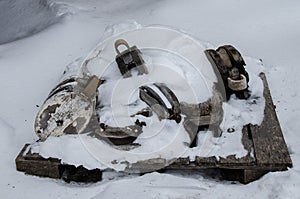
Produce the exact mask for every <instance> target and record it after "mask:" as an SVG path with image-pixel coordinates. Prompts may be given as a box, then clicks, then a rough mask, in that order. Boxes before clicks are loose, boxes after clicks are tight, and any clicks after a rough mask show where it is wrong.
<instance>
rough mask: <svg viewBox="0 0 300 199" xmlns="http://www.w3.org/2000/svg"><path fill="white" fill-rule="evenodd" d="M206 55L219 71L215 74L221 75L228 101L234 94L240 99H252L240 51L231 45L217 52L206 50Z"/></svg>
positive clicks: (220, 48)
mask: <svg viewBox="0 0 300 199" xmlns="http://www.w3.org/2000/svg"><path fill="white" fill-rule="evenodd" d="M205 54H206V56H207V58H208V59H209V61H210V62H211V64H212V65H213V66H214V69H215V68H216V69H217V71H215V72H216V73H219V74H220V75H221V79H222V81H223V84H224V87H225V91H226V98H227V100H228V99H229V98H230V96H231V95H232V94H235V95H236V97H238V98H240V99H248V98H249V97H250V91H249V89H248V87H249V86H248V82H249V75H248V73H247V71H246V70H245V67H244V66H245V65H246V64H245V61H244V59H243V57H242V55H241V54H240V53H239V51H238V50H237V49H235V48H234V47H233V46H231V45H224V46H221V47H219V48H218V49H217V50H212V49H209V50H206V51H205Z"/></svg>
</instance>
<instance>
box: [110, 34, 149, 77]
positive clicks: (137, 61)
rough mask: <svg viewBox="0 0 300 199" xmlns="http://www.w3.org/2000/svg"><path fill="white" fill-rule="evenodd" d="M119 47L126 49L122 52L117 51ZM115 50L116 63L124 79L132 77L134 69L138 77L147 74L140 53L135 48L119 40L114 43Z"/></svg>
mask: <svg viewBox="0 0 300 199" xmlns="http://www.w3.org/2000/svg"><path fill="white" fill-rule="evenodd" d="M121 45H123V46H125V47H126V48H127V49H126V50H124V51H123V52H120V50H119V47H120V46H121ZM115 50H116V52H117V56H116V62H117V64H118V67H119V70H120V72H121V74H122V76H123V77H124V78H127V77H131V76H132V74H131V70H132V69H136V70H137V71H138V75H143V74H148V70H147V68H146V66H145V61H144V59H143V57H142V52H141V51H140V50H139V49H138V48H137V47H136V46H132V47H130V46H129V44H128V43H127V42H126V41H125V40H124V39H119V40H117V41H116V42H115Z"/></svg>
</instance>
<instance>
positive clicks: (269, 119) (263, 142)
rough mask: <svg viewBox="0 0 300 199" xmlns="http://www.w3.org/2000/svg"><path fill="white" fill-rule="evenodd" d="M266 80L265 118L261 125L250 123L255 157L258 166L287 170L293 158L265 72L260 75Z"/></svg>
mask: <svg viewBox="0 0 300 199" xmlns="http://www.w3.org/2000/svg"><path fill="white" fill-rule="evenodd" d="M260 76H261V78H262V80H263V82H264V97H265V100H266V104H265V113H264V119H263V122H262V124H261V125H260V126H257V125H250V133H251V135H252V139H253V146H254V151H255V158H256V163H257V166H258V167H264V168H268V170H285V169H287V167H292V160H291V158H290V155H289V151H288V148H287V146H286V143H285V140H284V137H283V134H282V131H281V128H280V124H279V121H278V118H277V116H276V112H275V108H274V104H273V100H272V98H271V94H270V90H269V86H268V83H267V80H266V76H265V74H263V73H262V74H261V75H260Z"/></svg>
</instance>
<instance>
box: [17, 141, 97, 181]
mask: <svg viewBox="0 0 300 199" xmlns="http://www.w3.org/2000/svg"><path fill="white" fill-rule="evenodd" d="M28 146H29V144H26V145H25V146H24V147H23V149H22V150H21V152H20V153H19V155H18V156H17V158H16V160H15V161H16V168H17V170H18V171H22V172H25V173H26V174H30V175H36V176H41V177H50V178H55V179H61V178H62V179H63V180H65V181H67V182H69V181H75V182H98V181H100V180H101V179H102V171H100V169H93V170H88V169H86V168H84V167H83V166H79V167H75V166H73V165H68V164H62V163H61V161H60V160H59V159H57V158H48V159H45V158H43V157H42V156H40V155H39V154H36V153H31V152H30V150H29V151H28V152H27V153H26V154H24V152H25V151H26V150H27V148H28Z"/></svg>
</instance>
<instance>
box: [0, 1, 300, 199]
mask: <svg viewBox="0 0 300 199" xmlns="http://www.w3.org/2000/svg"><path fill="white" fill-rule="evenodd" d="M17 2H18V3H19V2H22V1H15V2H14V3H16V4H17ZM26 2H29V1H26ZM51 2H55V3H56V4H57V6H60V8H63V10H64V12H67V13H68V14H66V15H65V16H66V17H65V18H64V19H62V18H59V17H58V20H59V23H56V24H54V25H51V26H49V23H47V22H45V21H43V22H41V24H42V25H44V28H46V27H47V28H46V29H44V30H43V31H41V32H39V33H37V34H34V35H27V36H28V37H26V38H24V39H21V40H18V41H14V42H11V43H7V44H2V45H0V67H1V73H0V80H1V84H0V87H1V90H2V92H3V94H2V95H1V98H0V102H1V103H0V104H1V105H0V106H1V108H0V110H1V113H0V129H1V135H2V137H1V139H0V146H1V147H0V149H1V152H0V158H1V166H0V174H1V180H0V190H1V192H0V197H1V198H20V197H22V198H53V197H56V198H93V197H95V198H107V197H108V198H118V196H122V197H125V196H126V198H132V197H133V196H136V197H140V198H142V197H143V198H151V197H159V198H164V197H165V198H199V197H208V198H228V197H230V198H241V197H256V198H295V197H297V195H299V191H298V187H299V185H300V178H299V177H300V176H299V164H300V162H299V159H300V158H299V155H300V148H299V144H298V143H299V141H300V140H299V136H297V134H296V133H297V130H298V129H299V127H300V126H299V124H298V123H299V122H298V118H299V116H300V115H299V108H298V103H297V102H298V100H297V97H298V93H299V87H297V86H298V85H299V80H298V79H299V78H298V77H297V76H298V74H299V72H298V71H299V70H297V69H298V68H297V66H298V56H297V54H296V53H297V50H298V48H299V44H300V43H299V38H298V35H299V33H300V29H299V26H298V24H299V22H300V14H299V12H298V11H299V7H300V3H299V1H296V0H290V1H286V2H284V3H283V2H282V1H279V0H276V1H271V0H264V1H258V0H255V1H247V2H246V1H234V0H229V1H226V2H224V1H220V0H216V1H209V2H201V1H196V0H191V1H189V2H187V3H182V1H179V0H175V1H167V0H166V1H150V0H146V1H135V0H129V1H125V2H124V1H104V0H102V1H95V0H91V1H81V0H75V1H69V0H60V1H51ZM1 3H2V2H1ZM0 5H1V6H0V13H1V19H0V20H1V23H2V20H8V18H13V17H22V16H24V15H22V14H21V13H22V12H17V13H16V14H12V15H10V14H9V16H7V17H2V13H6V12H4V11H3V10H7V7H6V6H3V4H0ZM28 5H29V4H28ZM22 7H24V9H25V8H27V10H31V9H39V6H32V7H31V6H26V5H24V4H22ZM36 12H38V10H36ZM27 13H35V12H33V11H31V12H30V11H29V12H27ZM44 13H45V15H47V12H44ZM61 14H62V13H59V14H58V15H57V16H60V15H61ZM52 16H53V15H52ZM42 18H43V17H42ZM47 18H48V17H47ZM50 18H51V17H50ZM54 18H55V17H54ZM132 19H133V20H136V21H138V22H139V23H141V24H145V25H148V24H163V25H168V26H173V27H177V28H179V29H182V30H185V31H186V32H189V33H190V34H192V35H193V36H196V37H197V38H199V39H200V40H205V41H209V42H210V43H212V44H214V45H215V46H219V45H222V44H227V43H230V44H232V45H234V46H235V47H237V48H238V50H239V51H240V52H241V53H242V54H243V55H244V56H249V57H255V58H261V59H262V60H263V62H264V65H265V66H266V68H265V72H266V74H267V78H268V82H269V84H270V88H271V93H272V96H273V99H274V103H275V104H276V106H277V114H278V117H279V120H280V122H281V127H282V130H283V133H284V136H285V139H286V142H287V145H288V147H289V150H290V153H291V157H292V160H293V163H294V167H293V168H291V169H289V170H288V171H285V172H274V173H269V174H267V175H265V176H264V177H262V178H261V179H260V180H258V181H255V182H253V183H251V184H248V185H241V184H239V183H231V182H226V181H219V180H216V179H213V178H210V177H208V176H206V175H205V174H203V173H197V174H194V173H188V172H182V173H179V174H174V173H167V174H158V173H150V174H147V175H144V176H135V175H131V176H127V175H125V176H124V177H123V178H121V177H108V178H107V179H105V180H104V181H103V182H99V183H96V184H87V185H83V184H76V183H71V184H66V183H64V182H62V181H60V180H52V179H47V178H38V177H33V176H27V175H24V174H23V173H20V172H17V171H16V170H15V163H14V159H15V157H16V155H17V154H18V152H19V150H20V149H21V147H23V145H24V144H25V143H31V142H34V141H35V140H36V139H37V137H36V135H35V134H34V133H33V132H34V131H33V122H34V118H35V116H36V113H37V112H38V110H39V107H36V105H41V104H42V103H43V101H44V99H45V96H47V94H48V92H49V91H50V89H52V88H53V86H54V85H55V84H56V83H57V82H58V81H59V79H60V75H61V73H62V71H63V70H64V67H65V66H66V65H68V64H69V63H70V62H72V61H73V60H75V59H77V58H79V57H86V55H88V53H89V52H90V50H91V49H93V48H94V46H95V44H97V43H98V42H99V41H100V39H101V36H102V34H103V32H104V29H105V27H106V26H107V25H110V24H115V23H117V22H120V21H124V20H132ZM55 20H56V18H55ZM10 23H11V24H12V25H14V26H17V25H16V24H15V23H13V20H10ZM26 23H27V26H25V27H26V28H27V27H30V26H31V25H33V26H36V25H35V23H34V20H33V21H30V20H29V21H27V22H26ZM1 27H2V26H1ZM14 30H17V29H14ZM19 31H20V30H19ZM1 32H2V31H1ZM20 32H22V31H20ZM17 33H18V32H17ZM15 38H17V37H15ZM1 39H3V38H2V36H1ZM3 40H7V39H3ZM249 62H252V61H251V60H246V63H247V66H248V65H249ZM245 108H247V107H245ZM254 111H255V110H254ZM247 117H248V116H245V118H247ZM252 119H254V120H256V119H257V118H252ZM201 135H203V134H201ZM170 182H171V183H170ZM151 184H152V185H153V186H152V185H151ZM183 185H184V186H183ZM181 187H183V188H181ZM159 194H161V195H159ZM104 196H105V197H104Z"/></svg>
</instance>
